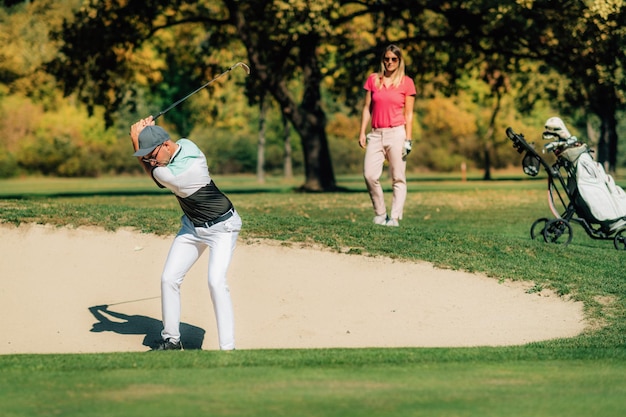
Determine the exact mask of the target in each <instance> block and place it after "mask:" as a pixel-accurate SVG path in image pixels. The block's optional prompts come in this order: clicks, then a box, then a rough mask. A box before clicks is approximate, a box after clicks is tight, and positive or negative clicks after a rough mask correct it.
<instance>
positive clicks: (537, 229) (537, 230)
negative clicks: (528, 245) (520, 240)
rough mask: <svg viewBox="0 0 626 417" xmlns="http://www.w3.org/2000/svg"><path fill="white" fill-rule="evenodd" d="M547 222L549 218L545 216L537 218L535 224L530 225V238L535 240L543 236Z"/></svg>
mask: <svg viewBox="0 0 626 417" xmlns="http://www.w3.org/2000/svg"><path fill="white" fill-rule="evenodd" d="M546 223H548V219H547V218H545V217H542V218H540V219H537V220H535V222H534V223H533V225H532V226H530V238H531V239H533V240H535V238H536V237H537V236H543V231H544V229H545V228H546Z"/></svg>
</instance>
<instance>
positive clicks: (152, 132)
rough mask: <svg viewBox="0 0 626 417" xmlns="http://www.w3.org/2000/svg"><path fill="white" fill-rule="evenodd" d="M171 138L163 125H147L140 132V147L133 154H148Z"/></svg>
mask: <svg viewBox="0 0 626 417" xmlns="http://www.w3.org/2000/svg"><path fill="white" fill-rule="evenodd" d="M169 138H170V135H168V133H167V132H166V131H165V129H163V128H162V127H161V126H146V127H144V128H143V130H142V131H141V133H140V134H139V149H137V152H135V153H134V154H133V156H146V155H148V154H149V153H150V152H152V151H153V150H155V149H156V147H157V146H159V145H161V144H162V143H163V142H165V141H167V140H168V139H169Z"/></svg>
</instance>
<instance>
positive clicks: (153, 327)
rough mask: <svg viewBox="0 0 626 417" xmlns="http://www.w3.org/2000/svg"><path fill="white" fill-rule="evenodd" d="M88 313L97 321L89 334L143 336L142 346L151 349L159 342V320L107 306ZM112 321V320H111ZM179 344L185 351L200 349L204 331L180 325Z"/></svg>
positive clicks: (160, 324)
mask: <svg viewBox="0 0 626 417" xmlns="http://www.w3.org/2000/svg"><path fill="white" fill-rule="evenodd" d="M89 312H90V313H91V314H93V316H94V317H95V318H96V320H98V322H96V323H94V324H93V327H92V328H91V330H90V331H91V332H94V333H100V332H114V333H118V334H138V335H140V334H145V335H146V336H145V337H144V339H143V345H144V346H147V347H149V348H153V347H155V346H156V344H157V343H158V342H159V341H160V340H161V329H162V328H163V325H162V323H161V321H160V320H157V319H153V318H152V317H147V316H141V315H128V314H124V313H120V312H117V311H111V310H109V306H107V305H100V306H93V307H89ZM112 319H114V320H112ZM180 333H181V342H182V344H183V347H184V348H185V349H186V350H199V349H202V342H203V341H204V333H205V331H204V329H201V328H200V327H196V326H192V325H190V324H187V323H181V324H180Z"/></svg>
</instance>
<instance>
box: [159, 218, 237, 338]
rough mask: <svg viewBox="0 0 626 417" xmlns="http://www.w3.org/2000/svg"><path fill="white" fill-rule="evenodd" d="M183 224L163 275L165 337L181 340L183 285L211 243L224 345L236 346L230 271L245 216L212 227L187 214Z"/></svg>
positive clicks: (211, 273)
mask: <svg viewBox="0 0 626 417" xmlns="http://www.w3.org/2000/svg"><path fill="white" fill-rule="evenodd" d="M181 222H182V227H181V229H180V231H179V232H178V234H177V235H176V237H175V238H174V242H173V243H172V246H171V247H170V251H169V254H168V255H167V260H166V261H165V267H164V268H163V275H162V276H161V308H162V313H163V331H162V332H161V336H162V337H163V339H168V338H172V339H174V340H180V311H181V303H180V286H181V284H182V283H183V279H184V278H185V275H186V274H187V272H188V271H189V269H190V268H191V267H192V266H193V264H194V263H195V262H196V261H197V260H198V258H199V257H200V256H201V255H202V253H203V252H204V250H205V249H206V248H207V247H209V248H210V249H209V268H208V283H209V290H210V293H211V300H212V301H213V310H214V311H215V318H216V320H217V333H218V338H219V345H220V349H222V350H232V349H234V348H235V320H234V314H233V304H232V300H231V297H230V290H229V288H228V284H227V281H226V272H227V271H228V266H229V265H230V260H231V258H232V255H233V251H234V250H235V245H236V242H237V237H238V236H239V231H240V230H241V223H242V222H241V217H239V214H237V212H236V211H235V213H234V215H233V216H232V217H231V218H229V219H227V220H225V221H223V222H220V223H217V224H215V225H213V226H211V227H194V225H193V223H191V221H190V220H189V218H187V216H183V217H182V219H181Z"/></svg>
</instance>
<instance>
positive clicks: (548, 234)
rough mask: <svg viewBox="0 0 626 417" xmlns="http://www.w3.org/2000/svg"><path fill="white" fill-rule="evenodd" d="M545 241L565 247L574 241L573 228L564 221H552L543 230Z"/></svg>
mask: <svg viewBox="0 0 626 417" xmlns="http://www.w3.org/2000/svg"><path fill="white" fill-rule="evenodd" d="M543 240H544V241H545V242H546V243H556V244H561V245H563V246H566V245H568V244H569V243H570V242H571V241H572V226H570V224H569V222H568V221H567V220H564V219H552V220H550V221H549V222H547V223H546V225H545V227H544V228H543Z"/></svg>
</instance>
